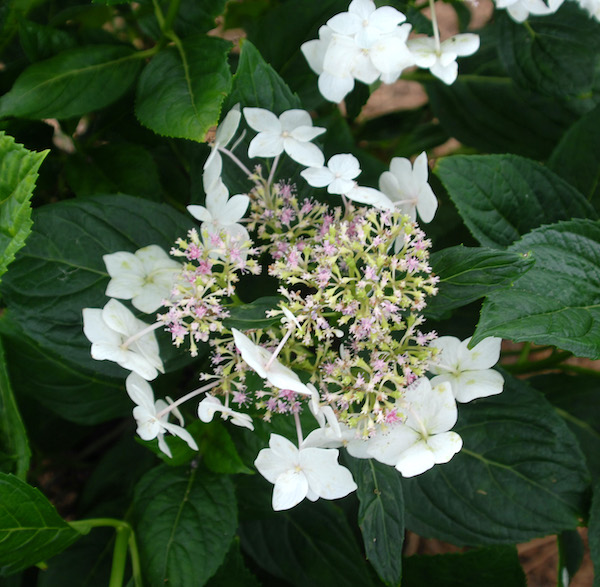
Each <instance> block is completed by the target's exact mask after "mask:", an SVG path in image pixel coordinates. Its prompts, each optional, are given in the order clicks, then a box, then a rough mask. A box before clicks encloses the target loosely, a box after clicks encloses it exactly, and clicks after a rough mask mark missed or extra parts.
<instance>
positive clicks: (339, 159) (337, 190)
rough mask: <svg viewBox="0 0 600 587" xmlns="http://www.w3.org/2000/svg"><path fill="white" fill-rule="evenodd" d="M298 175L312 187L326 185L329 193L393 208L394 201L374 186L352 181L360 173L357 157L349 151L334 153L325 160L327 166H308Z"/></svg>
mask: <svg viewBox="0 0 600 587" xmlns="http://www.w3.org/2000/svg"><path fill="white" fill-rule="evenodd" d="M300 175H301V176H302V177H303V178H304V179H305V180H306V181H307V182H308V184H309V185H311V186H313V187H327V191H328V192H329V193H330V194H339V195H343V196H346V197H347V198H348V199H349V200H353V201H354V202H359V203H360V204H368V205H370V206H374V207H375V208H381V209H385V210H391V209H393V208H394V203H393V202H392V201H391V200H390V198H388V197H387V196H386V195H385V194H383V193H382V192H380V191H378V190H376V189H374V188H368V187H363V186H359V185H358V184H357V183H356V182H355V181H354V178H356V177H358V176H359V175H360V166H359V163H358V159H357V158H356V157H355V156H354V155H351V154H350V153H343V154H340V155H334V156H333V157H331V159H329V161H328V162H327V167H309V168H308V169H305V170H304V171H301V172H300Z"/></svg>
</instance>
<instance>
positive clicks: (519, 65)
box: [498, 2, 600, 100]
mask: <svg viewBox="0 0 600 587" xmlns="http://www.w3.org/2000/svg"><path fill="white" fill-rule="evenodd" d="M498 20H499V24H500V27H499V44H498V49H499V52H500V58H501V59H502V61H503V62H504V65H505V66H506V69H507V70H508V72H509V74H510V75H511V77H512V78H513V79H514V80H515V81H516V82H517V83H518V84H520V85H522V86H524V87H526V88H531V89H534V90H536V91H538V92H540V93H543V94H547V95H549V96H557V97H561V98H571V99H574V100H577V99H578V98H580V97H584V96H583V94H586V93H588V92H590V91H591V90H592V88H593V83H594V77H595V74H596V67H597V62H598V52H600V23H598V22H597V21H596V20H595V19H593V18H590V15H589V14H588V13H587V12H586V11H585V10H583V8H580V7H579V6H577V5H576V4H575V3H574V2H566V3H564V4H563V5H562V6H561V8H560V9H559V10H558V12H556V13H555V14H550V15H546V16H531V17H530V18H529V19H528V20H527V25H526V26H523V24H522V23H519V22H515V21H514V20H513V19H512V18H510V16H508V14H501V15H498Z"/></svg>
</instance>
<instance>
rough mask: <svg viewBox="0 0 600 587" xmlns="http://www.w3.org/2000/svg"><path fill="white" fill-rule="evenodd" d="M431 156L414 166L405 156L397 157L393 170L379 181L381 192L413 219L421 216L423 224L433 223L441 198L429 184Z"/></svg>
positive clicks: (421, 156)
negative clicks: (429, 160)
mask: <svg viewBox="0 0 600 587" xmlns="http://www.w3.org/2000/svg"><path fill="white" fill-rule="evenodd" d="M428 172H429V168H428V167H427V154H426V153H425V151H423V153H421V154H420V155H419V156H418V157H417V158H416V159H415V162H414V165H411V163H410V161H409V160H408V159H405V158H404V157H394V158H393V159H392V161H391V163H390V170H389V171H384V172H383V173H382V174H381V176H380V178H379V189H380V190H381V191H382V192H383V193H384V194H385V195H386V196H387V197H388V198H389V199H390V200H391V201H392V202H394V204H395V205H396V206H397V207H398V208H400V210H402V212H404V213H405V214H408V215H409V216H410V218H411V220H416V218H417V213H418V214H419V217H420V218H421V220H422V221H423V222H431V221H432V220H433V216H434V215H435V211H436V210H437V205H438V202H437V198H436V197H435V194H434V193H433V190H432V189H431V187H430V185H429V183H427V175H428Z"/></svg>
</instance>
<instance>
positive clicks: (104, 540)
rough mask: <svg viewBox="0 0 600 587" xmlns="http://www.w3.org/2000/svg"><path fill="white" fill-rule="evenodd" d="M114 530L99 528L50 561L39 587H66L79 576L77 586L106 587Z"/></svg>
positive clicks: (40, 578)
mask: <svg viewBox="0 0 600 587" xmlns="http://www.w3.org/2000/svg"><path fill="white" fill-rule="evenodd" d="M114 535H115V533H114V530H113V529H112V528H97V529H94V530H93V531H92V532H90V533H89V534H88V535H87V536H82V537H81V538H80V539H79V540H78V541H77V542H76V543H75V544H72V545H71V546H69V548H67V549H66V550H64V551H63V552H61V553H60V554H59V555H58V556H55V557H54V558H52V559H51V560H50V561H48V568H47V569H44V572H43V573H40V574H39V579H38V582H37V583H36V587H66V586H67V585H69V584H71V583H72V581H73V578H74V577H77V586H78V587H106V586H107V585H109V579H110V572H111V566H112V546H113V542H114Z"/></svg>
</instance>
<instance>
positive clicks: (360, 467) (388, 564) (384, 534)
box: [346, 458, 404, 585]
mask: <svg viewBox="0 0 600 587" xmlns="http://www.w3.org/2000/svg"><path fill="white" fill-rule="evenodd" d="M346 464H347V465H348V466H349V468H350V470H351V471H352V475H353V477H354V480H355V481H356V484H357V485H358V491H357V495H358V500H359V502H360V507H359V510H358V525H359V526H360V530H361V532H362V537H363V542H364V544H365V552H366V553H367V558H368V559H369V561H370V562H371V564H372V565H373V567H374V568H375V570H376V571H377V574H378V575H379V577H380V578H381V579H382V580H383V581H384V583H386V585H399V584H400V579H401V578H402V545H403V543H404V500H403V497H402V483H401V482H400V475H399V474H398V471H396V470H395V469H394V468H392V467H388V466H387V465H382V464H381V463H378V462H377V461H375V460H374V459H351V458H348V459H346Z"/></svg>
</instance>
